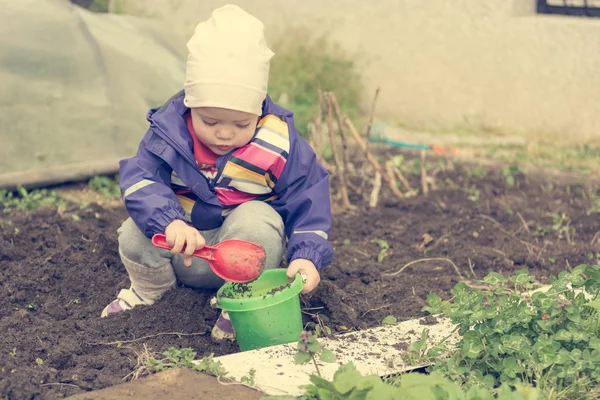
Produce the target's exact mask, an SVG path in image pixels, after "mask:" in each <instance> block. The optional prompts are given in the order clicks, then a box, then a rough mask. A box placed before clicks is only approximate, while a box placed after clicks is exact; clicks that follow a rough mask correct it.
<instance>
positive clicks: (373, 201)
mask: <svg viewBox="0 0 600 400" xmlns="http://www.w3.org/2000/svg"><path fill="white" fill-rule="evenodd" d="M380 191H381V174H380V173H379V172H375V179H374V181H373V190H372V191H371V197H369V207H371V208H375V207H377V203H378V202H379V192H380Z"/></svg>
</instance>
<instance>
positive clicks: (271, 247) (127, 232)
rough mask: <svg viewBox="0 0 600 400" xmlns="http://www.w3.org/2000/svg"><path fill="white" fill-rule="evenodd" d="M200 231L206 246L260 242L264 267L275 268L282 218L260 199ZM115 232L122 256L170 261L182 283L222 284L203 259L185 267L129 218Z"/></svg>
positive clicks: (153, 264) (148, 262) (156, 263)
mask: <svg viewBox="0 0 600 400" xmlns="http://www.w3.org/2000/svg"><path fill="white" fill-rule="evenodd" d="M200 233H201V234H202V236H204V239H205V240H206V244H207V245H214V244H216V243H218V242H220V241H223V240H226V239H240V240H246V241H249V242H253V243H256V244H259V245H261V246H262V247H263V248H264V249H265V251H266V253H267V262H266V268H277V267H279V265H280V263H281V260H282V257H283V252H284V248H285V231H284V226H283V221H282V219H281V217H280V216H279V214H278V213H277V212H276V211H275V210H274V209H273V208H272V207H271V206H270V205H268V204H266V203H263V202H262V201H249V202H246V203H244V204H241V205H239V206H238V207H237V208H236V209H235V210H233V211H232V212H231V213H230V214H229V215H228V216H227V217H226V218H225V222H224V223H223V225H221V227H220V228H217V229H212V230H208V231H200ZM118 235H119V250H120V252H121V255H122V256H123V257H125V258H127V259H128V260H131V261H133V262H135V263H137V264H141V265H143V266H146V267H148V268H160V267H164V266H165V265H167V264H169V263H170V264H172V265H173V269H174V271H175V276H176V277H177V279H178V280H179V281H180V282H181V283H182V284H183V285H185V286H188V287H193V288H203V289H215V288H219V287H220V286H221V285H223V283H224V281H223V280H222V279H221V278H219V277H218V276H216V275H215V274H214V273H213V272H212V270H211V269H210V267H209V266H208V263H207V262H206V261H204V260H203V259H200V258H198V257H194V258H193V261H192V266H191V267H186V266H185V265H183V256H182V255H181V254H176V255H173V254H171V252H170V251H169V250H165V249H159V248H157V247H155V246H154V245H153V244H152V241H151V240H150V239H148V238H147V237H146V236H145V235H144V234H143V233H142V232H141V231H140V229H139V228H138V227H137V225H136V224H135V222H133V220H132V219H131V218H128V219H127V220H126V221H125V222H123V224H122V225H121V227H120V228H119V230H118Z"/></svg>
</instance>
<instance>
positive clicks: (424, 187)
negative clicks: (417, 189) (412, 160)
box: [421, 150, 429, 196]
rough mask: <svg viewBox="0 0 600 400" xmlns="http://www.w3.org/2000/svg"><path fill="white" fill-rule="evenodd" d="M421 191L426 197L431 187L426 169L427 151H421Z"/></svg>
mask: <svg viewBox="0 0 600 400" xmlns="http://www.w3.org/2000/svg"><path fill="white" fill-rule="evenodd" d="M421 190H422V191H423V195H425V196H427V194H428V193H429V187H428V186H427V168H425V150H421Z"/></svg>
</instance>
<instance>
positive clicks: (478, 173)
mask: <svg viewBox="0 0 600 400" xmlns="http://www.w3.org/2000/svg"><path fill="white" fill-rule="evenodd" d="M488 173H489V171H488V170H487V169H485V168H481V167H474V168H469V169H467V175H469V176H470V177H476V178H485V177H486V176H488Z"/></svg>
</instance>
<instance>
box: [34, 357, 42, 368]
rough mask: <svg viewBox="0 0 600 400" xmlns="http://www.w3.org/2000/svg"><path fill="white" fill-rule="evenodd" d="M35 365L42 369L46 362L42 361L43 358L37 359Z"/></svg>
mask: <svg viewBox="0 0 600 400" xmlns="http://www.w3.org/2000/svg"><path fill="white" fill-rule="evenodd" d="M35 363H36V364H37V365H39V366H40V367H41V366H42V365H44V360H42V359H41V358H36V359H35Z"/></svg>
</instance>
